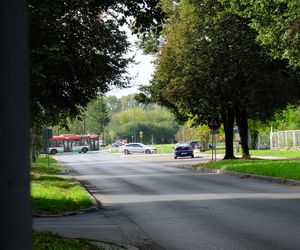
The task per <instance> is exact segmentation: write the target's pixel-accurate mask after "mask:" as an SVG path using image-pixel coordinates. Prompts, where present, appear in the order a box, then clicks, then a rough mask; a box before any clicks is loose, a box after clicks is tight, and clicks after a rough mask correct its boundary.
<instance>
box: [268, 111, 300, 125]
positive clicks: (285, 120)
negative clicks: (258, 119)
mask: <svg viewBox="0 0 300 250" xmlns="http://www.w3.org/2000/svg"><path fill="white" fill-rule="evenodd" d="M269 124H270V126H272V127H273V128H274V130H295V129H300V107H296V106H288V107H287V108H286V109H284V110H282V111H279V112H277V113H276V114H275V116H274V118H273V119H272V121H271V122H270V123H269Z"/></svg>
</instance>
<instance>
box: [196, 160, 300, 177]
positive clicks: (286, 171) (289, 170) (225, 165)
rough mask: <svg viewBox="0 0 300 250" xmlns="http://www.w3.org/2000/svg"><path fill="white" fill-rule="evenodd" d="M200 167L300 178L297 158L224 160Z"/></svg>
mask: <svg viewBox="0 0 300 250" xmlns="http://www.w3.org/2000/svg"><path fill="white" fill-rule="evenodd" d="M199 167H204V168H211V169H221V170H226V171H232V172H240V173H248V174H257V175H265V176H272V177H280V178H285V179H294V180H300V161H296V160H262V159H251V160H243V159H238V160H223V161H217V162H209V163H206V164H201V165H199Z"/></svg>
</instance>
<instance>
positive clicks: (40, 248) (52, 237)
mask: <svg viewBox="0 0 300 250" xmlns="http://www.w3.org/2000/svg"><path fill="white" fill-rule="evenodd" d="M33 249H34V250H44V249H52V250H64V249H74V250H81V249H84V250H103V248H102V247H98V246H95V245H93V244H91V243H90V242H89V241H87V240H75V239H66V238H62V237H60V236H59V235H57V234H53V233H48V232H36V231H34V232H33Z"/></svg>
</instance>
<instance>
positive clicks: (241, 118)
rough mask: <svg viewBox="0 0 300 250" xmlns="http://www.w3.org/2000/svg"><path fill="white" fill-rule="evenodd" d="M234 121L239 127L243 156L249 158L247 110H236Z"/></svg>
mask: <svg viewBox="0 0 300 250" xmlns="http://www.w3.org/2000/svg"><path fill="white" fill-rule="evenodd" d="M236 123H237V125H238V127H239V134H240V138H241V146H242V150H243V158H246V159H248V158H250V153H249V145H248V116H247V111H246V110H245V109H237V110H236Z"/></svg>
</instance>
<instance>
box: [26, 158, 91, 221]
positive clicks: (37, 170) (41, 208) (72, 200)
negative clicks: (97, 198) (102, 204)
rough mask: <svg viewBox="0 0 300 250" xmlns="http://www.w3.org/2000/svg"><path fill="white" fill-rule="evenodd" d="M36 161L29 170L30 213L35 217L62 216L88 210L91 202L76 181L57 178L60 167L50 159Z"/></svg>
mask: <svg viewBox="0 0 300 250" xmlns="http://www.w3.org/2000/svg"><path fill="white" fill-rule="evenodd" d="M44 159H45V158H39V159H37V162H36V163H32V168H31V197H32V213H33V214H35V215H62V214H64V213H66V212H71V211H77V210H80V209H84V208H88V207H89V206H91V205H92V200H91V198H90V196H89V195H88V193H87V192H86V191H85V190H84V189H82V188H81V187H80V185H79V184H78V182H77V181H75V180H74V179H70V178H63V177H60V176H58V175H57V174H59V173H60V166H59V165H58V164H57V163H56V161H55V159H53V158H52V159H51V161H52V163H51V165H50V167H48V166H47V164H45V163H44ZM54 174H56V175H54Z"/></svg>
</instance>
